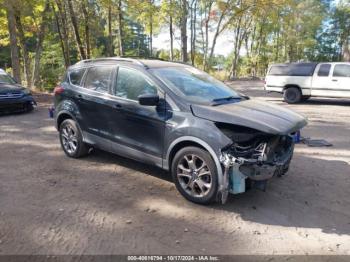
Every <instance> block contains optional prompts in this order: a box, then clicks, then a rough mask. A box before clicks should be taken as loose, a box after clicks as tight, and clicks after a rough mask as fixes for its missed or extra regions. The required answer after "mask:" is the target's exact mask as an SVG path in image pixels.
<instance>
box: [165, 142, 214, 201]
mask: <svg viewBox="0 0 350 262" xmlns="http://www.w3.org/2000/svg"><path fill="white" fill-rule="evenodd" d="M171 172H172V176H173V180H174V182H175V185H176V188H177V189H178V191H179V192H180V193H181V194H182V195H183V196H184V197H185V198H186V199H188V200H189V201H192V202H194V203H197V204H210V203H212V202H214V201H215V199H216V194H217V191H218V175H217V170H216V165H215V163H214V161H213V159H212V158H211V156H210V154H209V153H208V152H207V151H205V150H203V149H201V148H198V147H185V148H183V149H181V150H180V151H179V152H177V153H176V155H175V157H174V160H173V162H172V167H171Z"/></svg>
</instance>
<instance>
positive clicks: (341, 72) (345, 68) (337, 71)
mask: <svg viewBox="0 0 350 262" xmlns="http://www.w3.org/2000/svg"><path fill="white" fill-rule="evenodd" d="M333 76H335V77H350V65H335V67H334V71H333Z"/></svg>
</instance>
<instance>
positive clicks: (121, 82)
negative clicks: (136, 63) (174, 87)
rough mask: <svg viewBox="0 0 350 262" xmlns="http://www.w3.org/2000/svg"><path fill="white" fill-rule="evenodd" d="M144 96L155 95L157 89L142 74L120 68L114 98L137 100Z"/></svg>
mask: <svg viewBox="0 0 350 262" xmlns="http://www.w3.org/2000/svg"><path fill="white" fill-rule="evenodd" d="M144 94H157V87H156V86H155V85H154V84H153V83H152V82H151V81H150V80H149V79H148V78H147V77H146V76H145V75H144V74H143V73H141V72H138V71H136V70H132V69H128V68H123V67H120V68H119V70H118V78H117V87H116V96H119V97H123V98H127V99H131V100H137V99H138V96H140V95H144Z"/></svg>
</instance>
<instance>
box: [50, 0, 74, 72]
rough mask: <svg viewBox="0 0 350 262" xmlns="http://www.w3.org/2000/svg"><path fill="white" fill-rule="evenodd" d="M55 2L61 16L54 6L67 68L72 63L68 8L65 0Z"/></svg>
mask: <svg viewBox="0 0 350 262" xmlns="http://www.w3.org/2000/svg"><path fill="white" fill-rule="evenodd" d="M55 2H56V5H57V7H58V12H59V16H58V15H57V13H56V12H55V7H54V6H53V11H54V15H55V19H56V24H57V30H58V35H59V37H60V41H61V46H62V52H63V57H64V62H65V66H66V68H67V67H68V66H69V65H70V45H69V37H68V22H67V8H66V3H65V1H63V2H61V0H55Z"/></svg>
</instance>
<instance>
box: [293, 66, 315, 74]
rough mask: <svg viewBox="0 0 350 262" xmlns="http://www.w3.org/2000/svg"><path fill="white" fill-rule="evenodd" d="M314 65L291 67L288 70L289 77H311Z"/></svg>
mask: <svg viewBox="0 0 350 262" xmlns="http://www.w3.org/2000/svg"><path fill="white" fill-rule="evenodd" d="M314 68H315V66H314V65H292V66H290V68H289V74H288V75H290V76H311V75H312V73H313V71H314Z"/></svg>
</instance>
